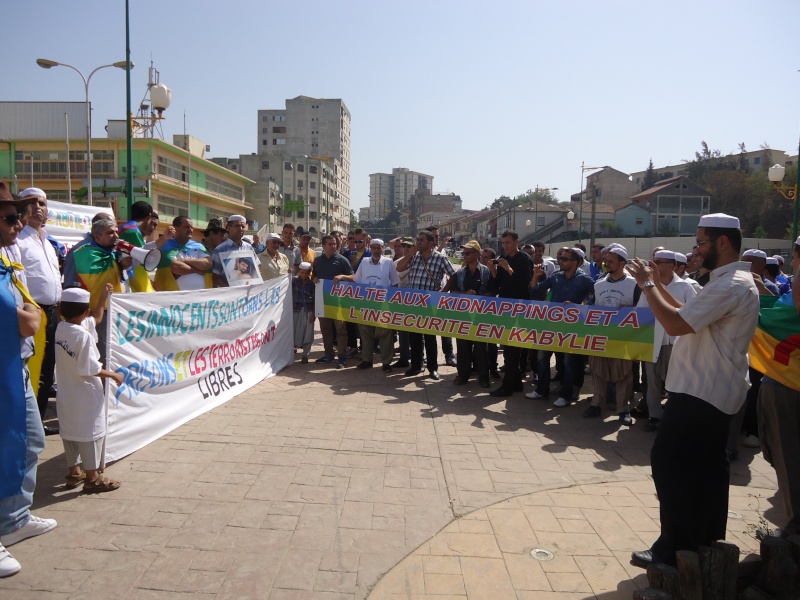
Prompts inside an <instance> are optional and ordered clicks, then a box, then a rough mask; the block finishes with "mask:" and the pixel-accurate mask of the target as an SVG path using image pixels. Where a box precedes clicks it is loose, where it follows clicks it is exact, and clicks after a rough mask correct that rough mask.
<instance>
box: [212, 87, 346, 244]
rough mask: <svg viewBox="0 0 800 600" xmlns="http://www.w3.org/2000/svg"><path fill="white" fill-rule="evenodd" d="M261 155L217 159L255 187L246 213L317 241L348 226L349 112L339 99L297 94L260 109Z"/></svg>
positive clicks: (259, 138) (270, 227)
mask: <svg viewBox="0 0 800 600" xmlns="http://www.w3.org/2000/svg"><path fill="white" fill-rule="evenodd" d="M257 148H258V151H257V152H255V153H253V154H242V155H240V156H239V158H238V159H228V158H218V159H214V161H215V162H217V163H218V164H224V165H225V166H226V167H227V168H229V169H231V170H233V171H238V172H239V173H241V174H242V175H244V176H246V177H248V178H249V179H251V180H252V181H253V183H252V184H251V185H250V187H248V200H249V201H250V202H251V204H252V205H253V210H252V211H251V213H249V214H248V216H250V217H251V218H252V219H254V220H256V221H258V222H259V224H260V225H262V226H263V225H266V226H267V228H268V230H270V231H273V230H275V229H276V228H277V227H279V226H280V225H282V224H283V223H292V224H293V225H295V227H297V228H302V229H303V230H304V231H309V232H311V233H312V234H313V235H314V236H316V237H319V236H320V235H322V233H327V232H329V231H333V230H334V229H340V230H342V229H343V230H346V229H348V228H349V226H350V111H349V110H348V109H347V106H346V105H345V103H344V102H343V101H342V100H341V99H325V98H310V97H308V96H298V97H296V98H292V99H288V100H286V105H285V107H284V108H281V109H267V110H259V111H258V139H257Z"/></svg>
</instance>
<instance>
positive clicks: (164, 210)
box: [92, 165, 189, 220]
mask: <svg viewBox="0 0 800 600" xmlns="http://www.w3.org/2000/svg"><path fill="white" fill-rule="evenodd" d="M92 166H94V165H92ZM155 209H156V210H157V211H158V214H159V216H160V217H161V219H162V220H166V219H164V215H168V216H170V217H177V216H179V215H188V214H189V202H187V201H186V200H179V199H178V198H172V197H171V196H164V195H161V194H159V195H158V198H157V200H156V202H155Z"/></svg>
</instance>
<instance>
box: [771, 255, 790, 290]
mask: <svg viewBox="0 0 800 600" xmlns="http://www.w3.org/2000/svg"><path fill="white" fill-rule="evenodd" d="M772 258H774V259H775V262H776V263H777V264H778V274H777V275H776V276H775V284H776V285H777V286H778V290H779V291H780V293H781V295H783V294H788V293H789V292H791V291H792V284H791V283H790V282H789V278H788V277H786V275H784V274H783V265H784V264H785V263H784V260H783V257H782V256H781V255H780V254H773V255H772ZM790 266H791V265H790Z"/></svg>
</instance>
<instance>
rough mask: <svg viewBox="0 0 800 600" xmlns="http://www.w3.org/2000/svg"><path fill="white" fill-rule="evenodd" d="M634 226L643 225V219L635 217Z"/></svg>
mask: <svg viewBox="0 0 800 600" xmlns="http://www.w3.org/2000/svg"><path fill="white" fill-rule="evenodd" d="M636 224H637V225H644V219H643V218H642V217H636Z"/></svg>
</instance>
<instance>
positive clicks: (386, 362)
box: [333, 238, 400, 373]
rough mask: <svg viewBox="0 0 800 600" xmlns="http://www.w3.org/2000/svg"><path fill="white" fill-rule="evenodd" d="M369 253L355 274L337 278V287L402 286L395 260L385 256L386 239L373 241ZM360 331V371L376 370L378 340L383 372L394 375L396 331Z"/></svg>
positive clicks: (362, 326) (372, 327) (365, 328)
mask: <svg viewBox="0 0 800 600" xmlns="http://www.w3.org/2000/svg"><path fill="white" fill-rule="evenodd" d="M369 251H370V255H369V256H368V257H367V258H364V259H363V260H362V261H361V262H360V264H359V265H358V269H356V272H355V275H344V274H343V275H337V276H336V277H334V278H333V282H334V284H336V283H339V282H340V281H342V280H344V281H355V282H356V283H366V284H369V285H382V286H385V287H390V286H391V287H397V286H399V285H400V277H398V275H397V267H395V264H394V261H392V259H391V258H389V257H388V256H384V255H383V240H380V239H377V238H376V239H374V240H371V241H370V244H369ZM358 329H359V331H360V332H361V362H360V363H359V364H358V365H357V367H356V368H357V369H371V368H372V364H373V363H372V355H373V354H374V353H375V340H377V341H378V343H379V344H380V347H381V363H382V364H383V371H384V373H391V372H392V356H394V340H393V335H392V333H393V332H392V330H391V329H389V328H387V327H378V326H376V325H365V324H363V323H361V324H359V326H358Z"/></svg>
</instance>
